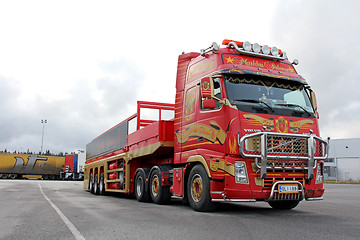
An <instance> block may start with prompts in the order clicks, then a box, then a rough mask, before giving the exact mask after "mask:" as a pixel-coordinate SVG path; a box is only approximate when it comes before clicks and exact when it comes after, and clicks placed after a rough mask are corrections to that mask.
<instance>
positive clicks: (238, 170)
mask: <svg viewBox="0 0 360 240" xmlns="http://www.w3.org/2000/svg"><path fill="white" fill-rule="evenodd" d="M235 180H236V182H237V183H248V182H249V181H248V176H247V173H246V164H245V162H235Z"/></svg>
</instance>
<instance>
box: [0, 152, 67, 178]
mask: <svg viewBox="0 0 360 240" xmlns="http://www.w3.org/2000/svg"><path fill="white" fill-rule="evenodd" d="M64 160H65V158H64V157H56V156H45V155H34V154H15V153H0V175H1V178H2V179H6V178H10V179H16V178H28V176H29V175H31V178H42V179H44V180H47V179H51V180H54V179H58V178H59V176H60V172H61V170H62V169H63V167H64Z"/></svg>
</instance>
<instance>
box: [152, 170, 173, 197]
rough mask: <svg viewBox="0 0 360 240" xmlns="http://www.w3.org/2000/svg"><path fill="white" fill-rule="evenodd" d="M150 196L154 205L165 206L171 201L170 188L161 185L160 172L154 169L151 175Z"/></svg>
mask: <svg viewBox="0 0 360 240" xmlns="http://www.w3.org/2000/svg"><path fill="white" fill-rule="evenodd" d="M150 196H151V199H152V200H153V202H154V203H156V204H165V203H168V202H169V201H170V200H171V192H170V188H169V187H168V186H162V184H161V172H160V170H159V169H155V170H154V171H153V172H152V173H151V176H150Z"/></svg>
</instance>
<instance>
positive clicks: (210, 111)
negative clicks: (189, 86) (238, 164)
mask: <svg viewBox="0 0 360 240" xmlns="http://www.w3.org/2000/svg"><path fill="white" fill-rule="evenodd" d="M209 81H210V85H211V87H212V88H213V90H212V91H213V92H212V96H211V97H207V96H206V97H204V96H205V95H204V94H203V93H202V91H201V89H200V91H198V95H199V102H200V104H199V111H198V113H199V114H198V119H197V123H198V127H199V137H198V143H199V146H201V148H204V149H209V150H214V151H220V152H222V153H224V149H223V148H224V143H225V140H226V132H225V131H226V129H225V125H226V123H225V119H224V114H223V105H222V104H221V103H220V100H222V98H223V87H222V86H221V78H220V77H210V78H209ZM205 83H206V82H205ZM201 85H204V83H202V84H201ZM201 88H204V86H201ZM205 88H206V86H205ZM203 91H204V90H203ZM209 103H210V104H209Z"/></svg>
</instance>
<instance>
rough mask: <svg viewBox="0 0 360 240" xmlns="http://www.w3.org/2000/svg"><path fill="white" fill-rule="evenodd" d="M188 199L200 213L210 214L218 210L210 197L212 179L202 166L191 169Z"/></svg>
mask: <svg viewBox="0 0 360 240" xmlns="http://www.w3.org/2000/svg"><path fill="white" fill-rule="evenodd" d="M187 197H188V200H189V203H190V206H191V207H192V208H193V209H194V210H195V211H199V212H209V211H214V210H215V209H216V205H215V203H214V202H212V201H211V197H210V179H209V176H208V175H207V172H206V171H205V168H204V167H203V166H202V165H196V166H195V167H194V168H193V169H191V171H190V174H189V178H188V183H187Z"/></svg>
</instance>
